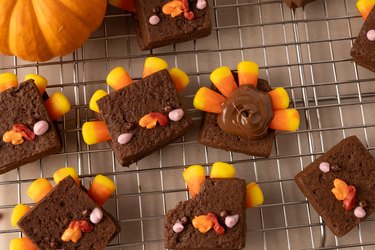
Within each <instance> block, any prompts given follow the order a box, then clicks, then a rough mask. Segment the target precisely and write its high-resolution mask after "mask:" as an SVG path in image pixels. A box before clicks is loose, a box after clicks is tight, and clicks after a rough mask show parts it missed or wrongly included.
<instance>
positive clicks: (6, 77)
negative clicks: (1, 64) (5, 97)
mask: <svg viewBox="0 0 375 250" xmlns="http://www.w3.org/2000/svg"><path fill="white" fill-rule="evenodd" d="M17 85H18V79H17V76H16V75H15V74H13V73H3V74H0V92H3V91H4V90H7V89H10V88H12V87H17Z"/></svg>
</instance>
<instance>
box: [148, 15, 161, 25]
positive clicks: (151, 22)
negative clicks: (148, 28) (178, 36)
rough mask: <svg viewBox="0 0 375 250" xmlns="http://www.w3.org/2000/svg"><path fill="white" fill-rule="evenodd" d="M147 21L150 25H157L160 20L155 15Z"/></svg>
mask: <svg viewBox="0 0 375 250" xmlns="http://www.w3.org/2000/svg"><path fill="white" fill-rule="evenodd" d="M148 21H149V22H150V24H151V25H157V24H158V23H159V22H160V18H159V17H158V16H157V15H153V16H151V17H150V18H149V19H148Z"/></svg>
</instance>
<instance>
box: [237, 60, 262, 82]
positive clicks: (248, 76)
mask: <svg viewBox="0 0 375 250" xmlns="http://www.w3.org/2000/svg"><path fill="white" fill-rule="evenodd" d="M237 71H238V83H239V85H244V84H251V85H253V86H254V87H256V86H257V84H258V71H259V67H258V64H256V63H255V62H249V61H243V62H240V63H239V64H238V65H237Z"/></svg>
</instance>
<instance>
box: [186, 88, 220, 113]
mask: <svg viewBox="0 0 375 250" xmlns="http://www.w3.org/2000/svg"><path fill="white" fill-rule="evenodd" d="M224 101H225V97H224V96H222V95H220V94H219V93H217V92H215V91H213V90H211V89H209V88H207V87H202V88H200V89H198V91H197V93H196V94H195V96H194V101H193V105H194V107H195V108H196V109H199V110H203V111H206V112H210V113H217V114H218V113H220V112H221V104H222V103H223V102H224Z"/></svg>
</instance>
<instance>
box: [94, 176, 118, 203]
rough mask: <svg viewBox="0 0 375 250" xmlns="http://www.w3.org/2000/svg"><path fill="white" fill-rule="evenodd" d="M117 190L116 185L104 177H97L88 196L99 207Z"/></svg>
mask: <svg viewBox="0 0 375 250" xmlns="http://www.w3.org/2000/svg"><path fill="white" fill-rule="evenodd" d="M115 190H116V186H115V183H113V181H112V180H111V179H109V178H108V177H106V176H104V175H97V176H95V178H94V180H93V181H92V184H91V186H90V189H89V192H88V195H89V196H90V197H91V198H92V199H93V200H94V201H95V202H96V203H98V204H99V205H103V204H104V203H105V202H106V201H107V200H108V198H109V197H111V195H112V193H113V192H114V191H115Z"/></svg>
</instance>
